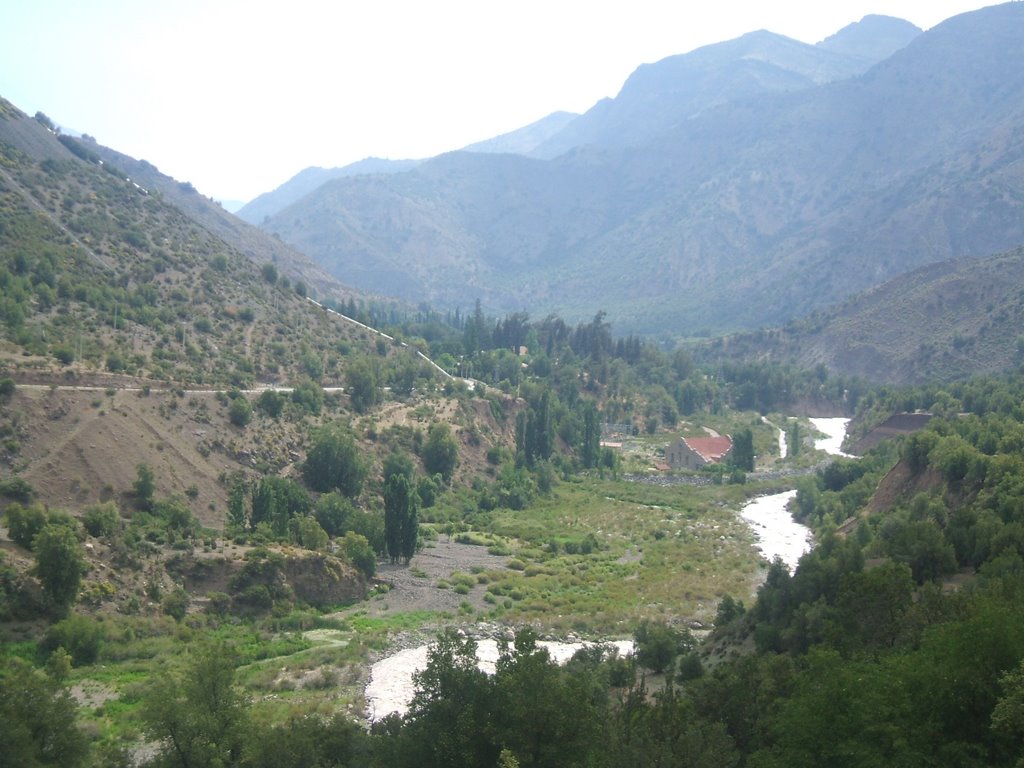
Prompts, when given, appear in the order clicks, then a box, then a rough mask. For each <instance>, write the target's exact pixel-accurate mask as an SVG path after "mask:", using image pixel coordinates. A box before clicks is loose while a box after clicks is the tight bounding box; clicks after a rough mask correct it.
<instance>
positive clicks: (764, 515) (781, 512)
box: [740, 418, 850, 571]
mask: <svg viewBox="0 0 1024 768" xmlns="http://www.w3.org/2000/svg"><path fill="white" fill-rule="evenodd" d="M811 423H812V424H813V425H814V428H815V429H817V430H818V431H819V432H822V433H824V434H825V437H824V438H818V439H817V440H815V442H814V447H815V448H818V449H819V450H822V451H825V452H826V453H829V454H832V455H834V456H848V455H849V454H846V453H843V452H842V450H841V449H840V446H841V445H842V444H843V439H844V438H845V437H846V427H847V425H848V424H849V423H850V420H849V419H843V418H828V419H811ZM780 434H781V433H780ZM795 497H796V491H783V492H782V493H773V494H770V495H768V496H759V497H758V498H756V499H753V500H752V501H749V502H747V504H746V505H744V507H743V509H741V510H740V517H742V518H743V519H744V520H745V521H746V523H747V525H749V526H750V530H751V531H753V533H754V539H755V540H756V542H757V548H758V550H760V552H761V554H762V555H763V556H764V558H765V559H766V560H769V561H771V560H774V559H775V558H776V557H781V558H782V561H783V562H784V563H785V564H786V565H787V566H789V569H790V571H792V570H793V569H794V568H796V564H797V562H798V561H799V560H800V556H801V555H803V554H804V553H805V552H808V551H810V549H811V547H813V546H814V536H813V534H812V533H811V529H810V528H808V527H807V526H805V525H801V524H800V523H798V522H796V521H795V520H794V519H793V516H792V515H791V514H790V512H789V510H788V509H787V506H788V505H789V502H790V501H792V500H793V499H794V498H795Z"/></svg>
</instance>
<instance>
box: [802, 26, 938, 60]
mask: <svg viewBox="0 0 1024 768" xmlns="http://www.w3.org/2000/svg"><path fill="white" fill-rule="evenodd" d="M921 32H922V30H921V29H920V28H919V27H917V26H915V25H913V24H911V23H910V22H909V21H906V20H904V19H898V18H896V17H894V16H882V15H879V14H871V15H868V16H865V17H864V18H863V19H861V20H860V21H855V22H854V23H852V24H847V25H846V26H845V27H843V28H842V29H840V30H839V31H838V32H836V33H835V34H834V35H832V36H830V37H827V38H825V39H824V40H822V41H821V42H820V43H818V45H817V47H818V48H821V49H823V50H826V51H832V52H833V53H839V54H842V55H844V56H851V57H853V58H856V59H861V60H864V61H872V62H877V61H882V60H883V59H887V58H889V57H890V56H892V55H893V54H894V53H896V51H898V50H900V49H902V48H905V47H906V46H907V45H908V44H909V43H910V41H911V40H913V39H914V38H915V37H917V36H918V35H919V34H921Z"/></svg>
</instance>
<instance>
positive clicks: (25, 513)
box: [4, 504, 46, 549]
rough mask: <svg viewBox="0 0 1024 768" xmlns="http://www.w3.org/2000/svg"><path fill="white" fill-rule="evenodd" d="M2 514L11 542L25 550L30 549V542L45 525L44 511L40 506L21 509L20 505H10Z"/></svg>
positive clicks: (35, 505) (34, 505)
mask: <svg viewBox="0 0 1024 768" xmlns="http://www.w3.org/2000/svg"><path fill="white" fill-rule="evenodd" d="M4 514H5V515H6V517H7V530H8V532H9V533H10V536H11V540H12V541H13V542H14V543H16V544H19V545H21V546H23V547H25V549H32V540H33V539H34V538H35V537H36V534H37V533H39V532H40V531H41V530H42V529H43V526H44V525H46V511H45V510H44V509H43V507H42V505H40V504H33V505H32V506H30V507H23V506H22V505H21V504H11V506H9V507H8V508H7V511H6V512H5V513H4Z"/></svg>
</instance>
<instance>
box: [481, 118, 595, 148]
mask: <svg viewBox="0 0 1024 768" xmlns="http://www.w3.org/2000/svg"><path fill="white" fill-rule="evenodd" d="M578 117H579V115H577V114H575V113H573V112H552V113H551V114H550V115H548V116H547V117H542V118H541V119H540V120H537V121H536V122H534V123H530V124H529V125H527V126H524V127H523V128H519V129H517V130H515V131H510V132H509V133H503V134H501V135H500V136H495V137H494V138H493V139H486V140H485V141H478V142H476V143H475V144H470V145H469V146H468V147H463V151H464V152H495V153H513V154H517V155H529V154H531V153H532V152H533V151H534V150H535V149H536V148H537V147H539V146H540V145H541V144H543V143H544V142H546V141H548V140H549V139H550V138H551V137H552V136H554V135H556V134H557V133H558V132H559V131H561V130H562V129H563V128H565V126H567V125H568V124H569V123H571V122H572V121H573V120H575V119H576V118H578Z"/></svg>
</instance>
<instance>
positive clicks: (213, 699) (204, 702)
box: [140, 646, 250, 768]
mask: <svg viewBox="0 0 1024 768" xmlns="http://www.w3.org/2000/svg"><path fill="white" fill-rule="evenodd" d="M234 677H235V668H234V659H233V657H232V656H231V655H230V654H229V652H228V651H227V649H226V648H224V647H223V646H211V647H208V648H204V649H202V650H200V651H199V652H198V653H197V654H196V655H195V656H194V658H193V661H192V663H191V664H190V665H189V666H188V668H186V669H184V670H175V671H171V672H165V673H163V674H162V675H161V676H160V677H159V678H158V679H157V680H156V682H155V683H153V684H152V685H151V686H150V687H149V689H148V691H146V693H145V695H144V696H143V700H142V706H141V708H140V714H141V716H142V721H143V723H145V726H146V731H147V733H148V734H149V735H150V736H151V737H152V738H154V739H156V740H157V741H158V742H159V743H160V745H161V750H162V751H161V754H160V759H161V762H160V765H167V766H175V767H178V766H180V767H181V768H191V767H192V766H232V765H239V764H240V762H241V758H242V752H243V748H244V746H245V744H246V740H247V737H248V735H249V731H250V722H249V714H248V711H247V709H246V708H245V706H244V703H243V701H242V699H241V697H240V696H239V694H238V692H237V691H236V689H235V685H234Z"/></svg>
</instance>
